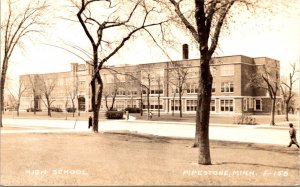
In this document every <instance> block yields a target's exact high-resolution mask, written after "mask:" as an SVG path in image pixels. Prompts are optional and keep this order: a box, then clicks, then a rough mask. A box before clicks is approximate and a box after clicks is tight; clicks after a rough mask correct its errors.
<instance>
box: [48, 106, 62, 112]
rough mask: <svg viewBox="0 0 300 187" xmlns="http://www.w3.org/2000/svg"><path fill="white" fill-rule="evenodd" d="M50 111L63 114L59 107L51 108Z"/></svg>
mask: <svg viewBox="0 0 300 187" xmlns="http://www.w3.org/2000/svg"><path fill="white" fill-rule="evenodd" d="M50 110H51V112H62V109H61V108H59V107H51V108H50Z"/></svg>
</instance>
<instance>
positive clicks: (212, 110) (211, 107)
mask: <svg viewBox="0 0 300 187" xmlns="http://www.w3.org/2000/svg"><path fill="white" fill-rule="evenodd" d="M212 101H213V102H214V109H215V110H212V105H211V103H212ZM209 110H210V111H211V112H216V100H215V99H211V101H210V109H209Z"/></svg>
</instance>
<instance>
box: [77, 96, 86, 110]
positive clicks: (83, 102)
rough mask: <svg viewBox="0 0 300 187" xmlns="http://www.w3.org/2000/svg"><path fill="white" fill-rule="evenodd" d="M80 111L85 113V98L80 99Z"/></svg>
mask: <svg viewBox="0 0 300 187" xmlns="http://www.w3.org/2000/svg"><path fill="white" fill-rule="evenodd" d="M78 109H79V111H85V98H84V97H83V96H80V97H79V98H78Z"/></svg>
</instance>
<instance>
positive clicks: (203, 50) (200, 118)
mask: <svg viewBox="0 0 300 187" xmlns="http://www.w3.org/2000/svg"><path fill="white" fill-rule="evenodd" d="M161 2H164V4H167V9H168V10H170V7H172V8H173V9H171V11H172V12H174V13H175V15H176V17H175V18H174V19H176V21H177V20H178V22H177V23H180V24H182V25H184V26H185V28H186V29H187V30H188V31H189V33H190V34H191V36H192V37H193V39H194V41H196V43H197V44H198V47H199V52H200V60H199V66H200V68H199V82H198V85H199V88H198V90H199V92H198V95H197V96H198V99H197V100H198V101H197V112H196V137H195V141H196V144H195V146H199V159H198V163H199V164H203V165H210V164H211V158H210V148H209V116H210V110H209V109H210V102H211V91H212V83H213V77H212V75H211V72H210V62H211V59H212V56H213V54H214V52H215V49H216V47H217V45H218V41H219V36H220V33H221V30H222V28H223V27H224V25H225V24H226V23H227V21H229V20H228V18H229V17H228V14H229V12H230V10H231V8H232V7H233V5H234V4H237V5H249V3H248V1H247V0H226V1H212V0H195V1H194V6H193V7H191V6H190V5H191V3H190V1H184V0H164V1H163V0H162V1H161ZM168 3H170V4H171V5H170V4H168ZM188 7H190V8H191V9H189V10H187V8H188Z"/></svg>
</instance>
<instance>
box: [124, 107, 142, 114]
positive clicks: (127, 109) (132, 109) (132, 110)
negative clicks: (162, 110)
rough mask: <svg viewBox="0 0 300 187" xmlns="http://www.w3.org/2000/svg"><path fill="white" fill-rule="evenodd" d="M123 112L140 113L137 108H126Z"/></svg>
mask: <svg viewBox="0 0 300 187" xmlns="http://www.w3.org/2000/svg"><path fill="white" fill-rule="evenodd" d="M125 111H128V112H129V113H140V112H141V109H139V108H131V107H127V108H125Z"/></svg>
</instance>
